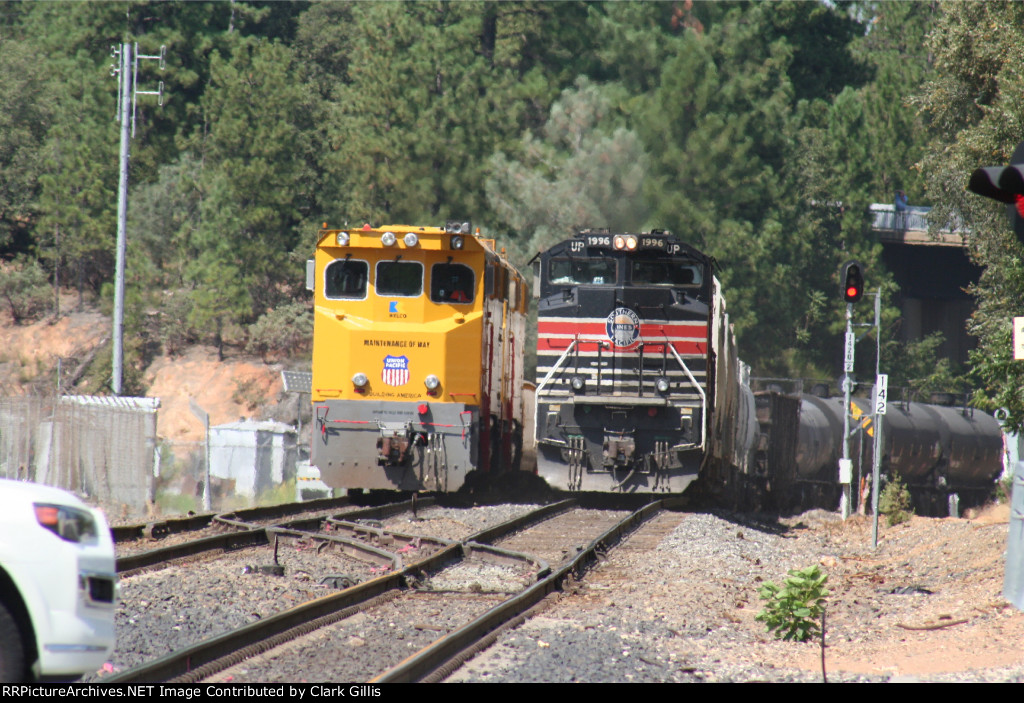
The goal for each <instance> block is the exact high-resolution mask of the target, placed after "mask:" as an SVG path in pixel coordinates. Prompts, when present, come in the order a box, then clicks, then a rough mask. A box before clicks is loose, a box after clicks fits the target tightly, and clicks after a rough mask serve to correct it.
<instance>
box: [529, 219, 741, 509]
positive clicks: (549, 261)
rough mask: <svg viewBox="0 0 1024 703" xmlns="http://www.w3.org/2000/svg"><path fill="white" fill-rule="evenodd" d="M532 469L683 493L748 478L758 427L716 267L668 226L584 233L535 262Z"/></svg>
mask: <svg viewBox="0 0 1024 703" xmlns="http://www.w3.org/2000/svg"><path fill="white" fill-rule="evenodd" d="M533 263H534V297H535V298H537V316H538V319H537V386H536V415H535V418H536V420H535V421H536V435H535V437H536V443H537V472H538V474H539V475H540V476H541V477H543V478H544V479H545V480H546V481H547V482H548V484H549V485H551V486H552V487H555V488H558V489H561V490H568V491H599V492H610V491H614V492H623V493H645V492H651V493H679V492H682V491H684V490H685V489H686V488H687V487H688V486H689V484H690V483H692V482H693V481H694V480H696V479H697V477H698V475H700V474H701V473H707V474H708V475H715V476H718V475H726V471H727V467H728V468H729V469H733V468H734V469H735V470H737V471H739V472H741V473H746V472H748V471H750V468H751V462H752V458H753V450H754V443H755V440H756V438H757V434H758V425H757V419H756V414H755V408H754V398H753V394H752V393H751V391H750V389H749V386H748V385H747V383H746V382H745V380H744V377H745V374H747V369H746V367H745V366H744V365H743V364H742V363H741V362H740V361H739V359H738V357H737V354H736V344H735V338H734V336H733V332H732V329H731V328H730V325H729V317H728V314H727V312H726V307H725V298H724V297H723V296H722V292H721V286H720V285H719V282H718V280H717V279H716V278H715V276H714V272H713V271H712V260H711V259H710V258H709V257H708V256H706V255H705V254H703V253H702V252H700V251H698V250H697V249H695V248H694V247H692V246H690V245H688V244H686V243H685V242H682V241H680V240H679V239H677V238H676V237H675V236H673V235H672V234H671V233H669V232H666V231H661V230H653V231H651V232H646V233H640V234H614V233H612V232H610V231H608V230H584V231H581V232H579V233H578V234H577V235H576V236H574V237H573V238H571V239H567V240H565V241H562V242H559V243H558V244H555V245H554V246H552V247H550V248H549V249H548V250H547V251H544V252H542V253H540V254H538V255H537V256H536V257H535V258H534V262H533Z"/></svg>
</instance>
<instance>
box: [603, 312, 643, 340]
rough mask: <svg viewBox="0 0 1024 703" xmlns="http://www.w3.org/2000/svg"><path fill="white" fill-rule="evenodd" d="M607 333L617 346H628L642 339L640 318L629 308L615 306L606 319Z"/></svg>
mask: <svg viewBox="0 0 1024 703" xmlns="http://www.w3.org/2000/svg"><path fill="white" fill-rule="evenodd" d="M605 333H606V334H607V335H608V339H610V340H611V343H612V344H614V345H615V346H617V347H628V346H631V345H633V344H636V341H637V340H638V339H640V318H639V317H638V316H637V314H636V313H635V312H633V311H632V310H630V309H629V308H615V309H614V310H612V311H611V313H610V314H609V315H608V318H607V320H605Z"/></svg>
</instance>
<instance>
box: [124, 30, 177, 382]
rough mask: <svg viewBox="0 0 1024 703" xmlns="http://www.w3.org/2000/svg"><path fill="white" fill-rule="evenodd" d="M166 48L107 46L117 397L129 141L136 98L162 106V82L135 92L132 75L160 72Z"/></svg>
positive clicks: (126, 246)
mask: <svg viewBox="0 0 1024 703" xmlns="http://www.w3.org/2000/svg"><path fill="white" fill-rule="evenodd" d="M165 53H166V46H161V47H160V54H159V55H158V56H144V55H139V45H138V44H134V45H132V44H129V43H127V42H125V43H123V44H121V47H120V48H118V47H111V51H110V55H111V57H112V58H116V59H118V65H117V66H116V67H115V66H112V67H111V74H112V75H113V74H117V88H118V99H117V118H118V119H119V120H120V121H121V156H120V178H119V181H118V188H117V263H116V265H115V272H114V334H113V337H114V339H113V344H114V350H113V357H114V358H113V369H112V371H111V376H112V383H111V388H112V389H113V391H114V395H121V381H122V379H123V377H124V260H125V256H126V253H127V250H128V245H127V239H126V234H125V230H126V228H127V221H128V161H129V158H130V154H131V140H132V138H133V137H134V136H135V103H136V96H139V95H157V96H159V100H158V103H159V104H160V105H163V104H164V99H163V90H164V83H163V81H160V88H159V89H158V90H148V91H147V90H138V89H137V88H136V74H137V73H138V63H139V59H157V60H159V61H160V70H161V71H162V70H164V66H165V61H164V55H165Z"/></svg>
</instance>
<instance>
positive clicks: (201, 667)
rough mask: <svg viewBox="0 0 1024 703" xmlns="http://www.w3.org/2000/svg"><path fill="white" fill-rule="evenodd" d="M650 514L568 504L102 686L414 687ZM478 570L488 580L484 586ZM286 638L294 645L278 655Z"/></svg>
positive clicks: (347, 519) (297, 533) (357, 538)
mask: <svg viewBox="0 0 1024 703" xmlns="http://www.w3.org/2000/svg"><path fill="white" fill-rule="evenodd" d="M658 509H659V506H658V505H656V504H655V505H652V506H649V507H646V508H644V509H642V510H640V511H636V512H634V513H628V512H622V511H619V512H609V511H596V510H584V509H581V508H578V507H575V506H574V504H573V503H572V502H571V501H567V502H563V503H560V504H557V505H553V506H546V507H544V508H541V509H539V510H536V511H532V512H531V513H529V514H528V515H526V516H523V517H521V518H519V519H517V520H514V521H508V522H506V523H504V524H502V525H500V526H497V527H494V528H489V529H486V530H482V531H479V532H478V533H477V534H474V535H472V536H471V537H470V538H469V539H463V540H461V541H459V542H450V543H447V544H443V543H442V542H443V540H439V541H436V542H434V546H433V547H432V548H431V549H430V550H429V553H427V554H417V555H416V556H415V558H406V559H404V560H403V561H401V562H397V563H394V562H393V563H392V565H391V567H392V568H389V569H388V570H387V573H384V574H381V575H378V576H375V577H373V578H371V579H370V580H368V581H366V582H363V583H359V584H353V585H351V587H348V588H345V589H344V590H342V591H338V592H334V593H331V594H330V595H326V596H323V597H320V598H314V599H310V600H309V601H307V602H303V603H301V604H299V605H296V606H295V607H293V608H289V609H286V610H284V611H283V612H277V613H274V614H272V615H269V616H267V617H261V618H259V620H258V621H256V622H252V623H248V624H246V625H244V626H242V627H240V628H236V629H234V630H231V631H230V632H226V633H223V634H220V635H217V636H214V637H207V638H205V639H203V640H202V641H200V642H197V643H195V644H192V645H189V646H186V647H183V648H176V650H175V651H174V652H171V653H170V654H168V655H166V656H164V657H160V658H157V659H153V660H150V661H147V662H145V663H143V664H141V665H138V666H134V667H133V668H131V669H129V670H127V671H123V672H120V673H118V674H116V675H115V676H111V677H105V678H104V679H103V680H104V681H110V682H115V681H116V682H151V681H189V682H194V681H198V680H203V679H206V680H211V681H220V680H232V681H236V682H237V681H253V682H257V681H258V682H266V681H272V680H281V681H289V680H292V681H297V680H303V679H308V678H309V676H310V672H311V671H313V672H316V673H314V674H313V676H314V677H315V676H321V677H323V678H318V679H317V680H326V681H330V680H333V681H338V680H343V681H372V682H385V681H415V680H422V679H424V678H425V677H429V676H430V675H431V672H435V671H438V670H439V669H440V670H441V671H444V666H445V663H446V662H447V663H448V666H449V667H451V666H455V665H457V662H458V661H460V658H461V657H464V656H467V654H466V653H467V652H471V651H472V647H473V646H474V643H477V642H479V641H480V640H481V638H484V637H486V636H487V635H488V634H489V633H493V632H495V631H496V629H497V628H499V627H500V626H501V625H502V624H503V623H508V622H510V621H513V620H514V619H515V618H516V617H521V616H522V614H523V613H524V612H525V611H526V610H528V609H529V608H531V607H533V606H534V605H536V604H537V603H538V602H540V600H542V599H543V598H544V597H545V596H546V595H548V594H549V593H551V592H552V591H555V590H557V589H559V588H561V586H562V584H563V582H564V581H565V580H566V579H567V578H578V577H581V576H582V574H583V573H584V572H585V570H586V568H587V566H588V565H589V564H592V563H594V560H596V559H597V558H598V555H599V554H600V552H601V551H602V550H604V549H607V548H610V547H611V546H612V545H613V544H614V543H616V542H617V541H618V540H620V539H621V538H622V536H623V535H625V534H627V533H628V532H629V531H630V530H631V529H633V528H635V527H636V526H637V525H639V524H640V523H641V522H643V521H644V520H645V519H647V517H649V516H650V515H652V514H654V513H655V512H657V510H658ZM361 519H365V518H361ZM328 526H329V531H325V529H324V528H325V527H328ZM258 529H263V530H265V532H266V533H267V534H268V535H270V536H271V537H272V538H276V540H277V541H279V542H282V541H288V540H295V541H302V540H314V541H319V542H320V544H324V545H329V546H327V547H324V548H323V549H324V550H325V551H328V550H329V551H336V545H337V544H339V542H337V540H346V542H345V543H346V544H347V541H353V542H366V543H371V542H376V543H377V544H375V545H372V546H373V548H374V549H380V550H381V551H382V552H386V551H387V548H382V547H381V544H383V543H387V544H386V547H390V548H394V547H396V546H397V545H401V546H398V550H401V549H405V548H408V547H409V546H410V545H412V544H414V540H419V545H418V546H417V550H418V549H419V548H420V547H421V546H422V543H423V537H424V536H423V535H414V534H403V533H396V532H391V531H389V530H385V529H383V528H382V527H380V526H377V525H369V526H367V525H366V524H365V523H362V524H361V523H359V522H357V521H356V520H353V519H352V518H351V514H348V515H345V516H341V517H339V518H332V519H329V520H318V521H314V522H310V523H309V524H307V525H305V526H304V529H303V527H302V526H297V525H295V524H293V525H291V526H288V527H270V528H258ZM310 530H312V531H310ZM342 535H344V536H342ZM409 551H412V550H407V552H409ZM488 569H491V570H492V571H494V570H496V571H495V573H494V574H491V576H488V575H487V570H488ZM460 570H461V571H462V572H467V573H471V574H473V575H472V576H468V577H467V576H466V574H465V573H460ZM467 578H468V579H470V580H469V581H467ZM473 579H475V581H474V580H473ZM495 579H497V581H495ZM494 583H497V584H498V585H494ZM528 584H529V585H528ZM339 585H340V584H339ZM295 638H302V639H301V640H297V641H294V642H292V643H291V644H286V642H289V641H293V640H295ZM268 648H275V649H274V650H273V651H274V653H273V655H272V657H271V656H264V657H260V656H255V658H251V657H254V655H258V654H259V653H260V652H262V651H264V650H266V649H268ZM243 661H244V663H239V662H243ZM266 662H272V664H269V665H268V664H266ZM289 662H290V663H289ZM225 667H231V668H229V669H227V670H226V671H225ZM325 667H330V670H331V673H327V672H326V671H325ZM217 672H221V673H217ZM275 672H276V673H275ZM211 677H220V678H211ZM275 677H277V678H275Z"/></svg>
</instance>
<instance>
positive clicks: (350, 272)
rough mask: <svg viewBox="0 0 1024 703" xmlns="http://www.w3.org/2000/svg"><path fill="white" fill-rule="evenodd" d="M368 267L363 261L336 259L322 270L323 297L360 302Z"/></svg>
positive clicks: (362, 296)
mask: <svg viewBox="0 0 1024 703" xmlns="http://www.w3.org/2000/svg"><path fill="white" fill-rule="evenodd" d="M369 271H370V267H369V266H368V265H367V263H366V262H365V261H356V260H353V259H337V260H335V261H332V262H331V263H329V264H327V267H326V268H325V269H324V283H325V285H324V296H325V297H327V298H331V299H348V300H362V299H363V298H365V297H366V281H367V279H368V278H369Z"/></svg>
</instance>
